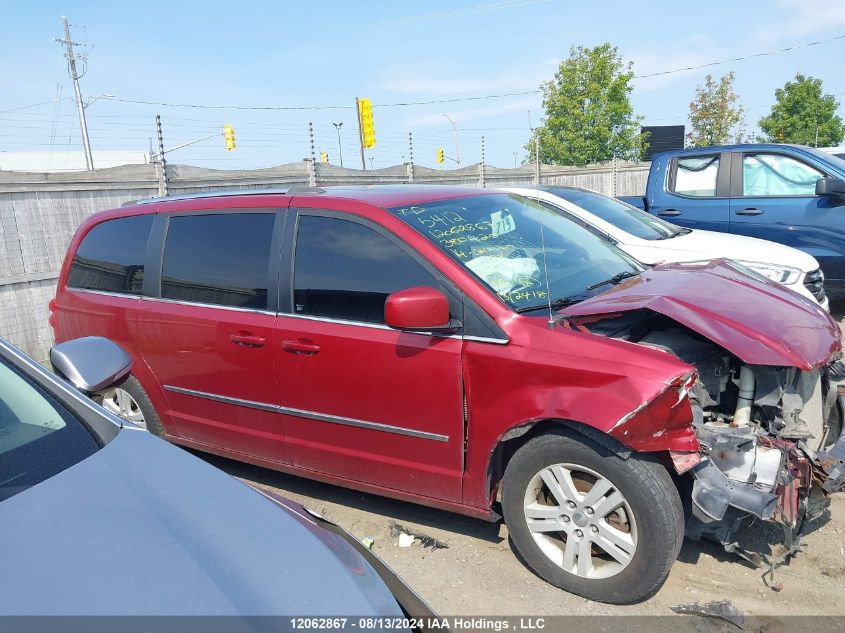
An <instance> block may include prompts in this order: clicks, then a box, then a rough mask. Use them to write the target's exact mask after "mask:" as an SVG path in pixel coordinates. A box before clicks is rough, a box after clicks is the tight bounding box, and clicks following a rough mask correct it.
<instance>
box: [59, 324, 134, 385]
mask: <svg viewBox="0 0 845 633" xmlns="http://www.w3.org/2000/svg"><path fill="white" fill-rule="evenodd" d="M50 363H51V364H52V365H53V371H55V372H56V373H57V374H58V375H59V376H61V377H62V378H64V379H65V380H67V381H68V382H69V383H71V384H72V385H73V386H74V387H76V388H77V389H79V390H80V391H83V392H85V393H96V392H98V391H102V390H103V389H106V388H108V387H111V386H112V385H116V384H117V383H119V382H120V381H122V380H123V379H124V378H126V376H127V375H128V374H129V372H130V370H131V369H132V357H131V356H129V354H127V353H126V352H124V351H123V350H122V349H121V348H120V347H118V346H117V345H116V344H115V343H112V342H111V341H110V340H108V339H106V338H103V337H101V336H86V337H84V338H77V339H74V340H72V341H66V342H65V343H60V344H59V345H55V346H53V348H52V349H51V350H50Z"/></svg>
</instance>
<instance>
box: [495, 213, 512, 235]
mask: <svg viewBox="0 0 845 633" xmlns="http://www.w3.org/2000/svg"><path fill="white" fill-rule="evenodd" d="M490 222H491V223H492V224H493V237H498V236H499V235H504V234H505V233H510V232H511V231H515V230H516V223H515V222H514V221H513V216H512V215H511V214H510V211H508V210H507V209H502V210H501V211H496V212H495V213H491V214H490Z"/></svg>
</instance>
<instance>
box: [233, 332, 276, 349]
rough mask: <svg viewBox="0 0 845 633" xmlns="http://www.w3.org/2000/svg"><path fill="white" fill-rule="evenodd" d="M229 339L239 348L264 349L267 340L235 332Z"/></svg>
mask: <svg viewBox="0 0 845 633" xmlns="http://www.w3.org/2000/svg"><path fill="white" fill-rule="evenodd" d="M229 339H230V340H231V341H232V342H233V343H234V344H235V345H237V346H239V347H264V343H266V342H267V341H266V339H265V338H264V337H263V336H257V335H255V334H252V333H250V332H235V333H234V334H230V335H229Z"/></svg>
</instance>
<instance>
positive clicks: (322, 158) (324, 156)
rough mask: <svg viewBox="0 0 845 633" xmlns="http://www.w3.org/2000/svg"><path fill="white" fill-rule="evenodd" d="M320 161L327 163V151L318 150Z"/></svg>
mask: <svg viewBox="0 0 845 633" xmlns="http://www.w3.org/2000/svg"><path fill="white" fill-rule="evenodd" d="M320 161H321V162H324V163H326V165H328V164H329V153H328V152H320Z"/></svg>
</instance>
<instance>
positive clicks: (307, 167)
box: [0, 161, 649, 360]
mask: <svg viewBox="0 0 845 633" xmlns="http://www.w3.org/2000/svg"><path fill="white" fill-rule="evenodd" d="M648 167H649V165H648V163H627V162H619V163H617V164H615V165H613V164H610V163H605V164H601V165H590V166H587V167H559V166H551V165H544V166H542V168H541V170H540V182H541V183H543V184H558V185H574V186H579V187H586V188H589V189H594V190H596V191H600V192H602V193H606V194H610V195H637V194H640V193H641V192H643V191H644V190H645V183H646V178H647V175H648ZM535 179H536V178H535V169H534V166H531V165H527V166H523V167H519V168H516V169H500V168H497V167H491V166H490V165H471V166H467V167H462V168H460V169H455V170H439V169H429V168H426V167H421V166H417V165H396V166H394V167H388V168H386V169H376V170H371V171H361V170H356V169H345V168H342V167H337V166H335V165H325V164H322V163H316V164H315V163H311V162H310V161H303V162H298V163H291V164H288V165H281V166H279V167H271V168H268V169H256V170H248V171H247V170H227V171H223V170H215V169H203V168H199V167H190V166H185V165H168V167H167V185H168V192H169V193H170V194H171V195H172V194H179V193H190V192H198V191H214V190H224V189H248V188H263V187H283V186H285V185H292V184H302V185H308V184H315V185H317V186H329V185H354V184H375V183H378V184H384V183H396V184H398V183H407V182H411V181H413V182H414V183H427V184H440V185H465V186H472V187H482V186H484V187H491V188H494V187H500V186H506V185H530V184H532V183H533V182H534V181H535ZM160 185H161V182H160V174H159V173H157V166H156V165H127V166H125V167H113V168H110V169H98V170H95V171H93V172H63V173H33V172H9V171H0V336H2V337H3V338H5V339H7V340H10V341H11V342H12V343H14V344H15V345H17V346H19V347H21V348H22V349H23V350H24V351H25V352H27V353H28V354H30V355H31V356H34V357H35V358H37V359H39V360H43V359H45V358H46V356H47V352H48V350H49V348H50V346H51V345H52V343H53V339H52V331H51V329H50V327H49V324H48V323H47V318H48V307H47V304H48V303H49V301H50V299H52V297H53V296H54V294H55V285H56V279H57V277H58V273H59V269H60V268H61V264H62V260H63V258H64V255H65V250H66V248H67V245H68V243H69V242H70V240H71V238H72V237H73V234H74V232H75V231H76V228H77V226H79V223H80V222H81V221H82V220H83V219H84V218H85V217H86V216H88V215H90V214H91V213H95V212H97V211H102V210H103V209H110V208H114V207H119V206H121V205H122V204H124V203H125V202H129V201H132V200H138V199H142V198H149V197H152V196H156V195H158V193H159V190H160Z"/></svg>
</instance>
